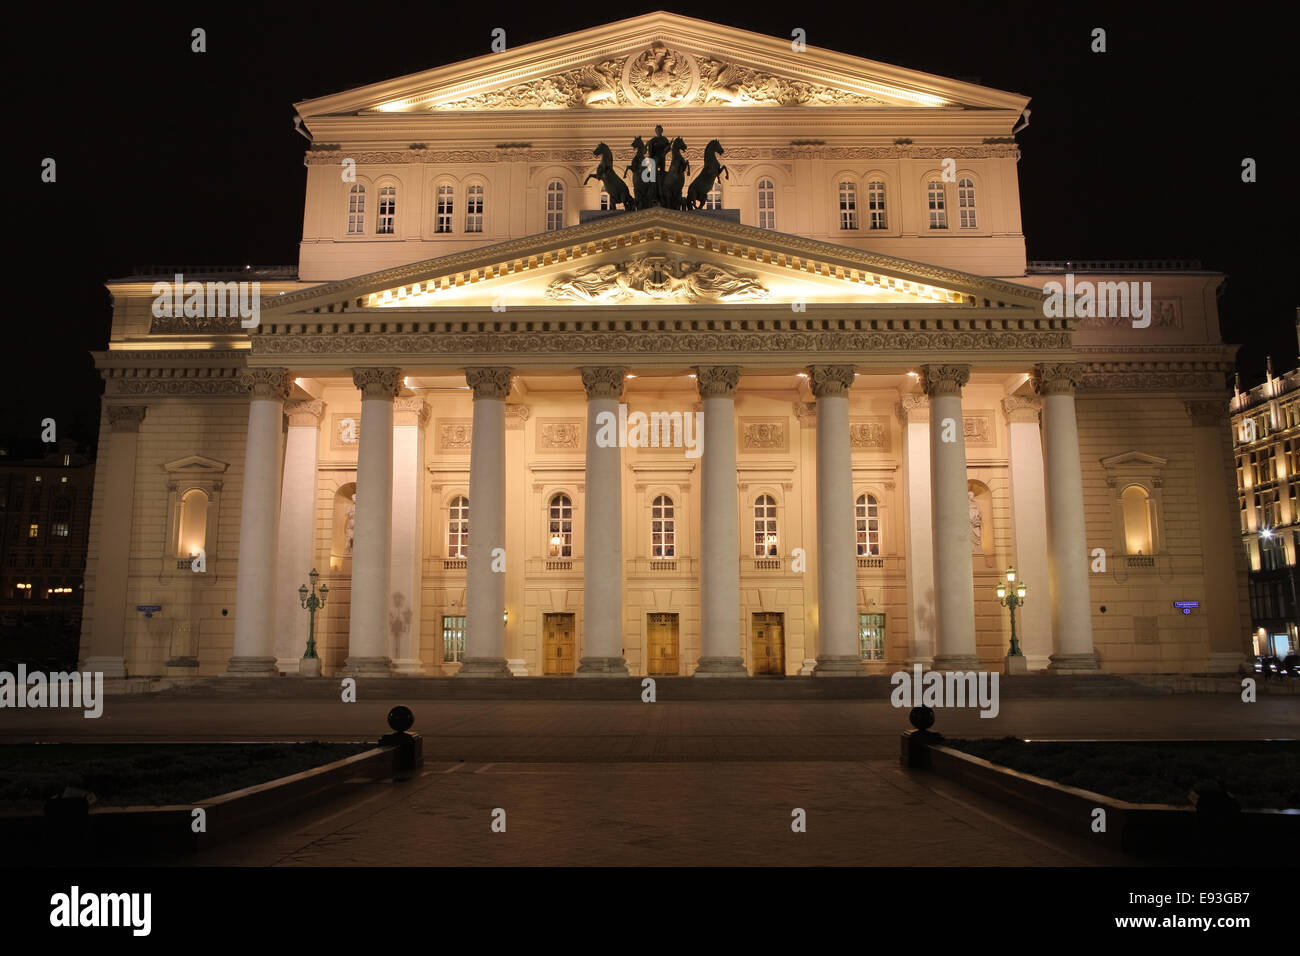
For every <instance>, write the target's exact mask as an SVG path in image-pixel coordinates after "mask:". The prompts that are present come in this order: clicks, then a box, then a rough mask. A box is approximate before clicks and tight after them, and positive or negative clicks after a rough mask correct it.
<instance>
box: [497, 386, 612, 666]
mask: <svg viewBox="0 0 1300 956" xmlns="http://www.w3.org/2000/svg"><path fill="white" fill-rule="evenodd" d="M578 371H579V372H580V373H581V374H582V387H583V388H584V389H586V391H587V482H586V484H587V492H586V495H587V497H586V503H585V504H586V516H585V520H584V522H583V566H582V568H583V570H582V586H583V591H582V594H583V618H584V619H583V630H582V650H583V655H582V660H581V661H580V662H579V664H578V675H579V676H581V677H627V676H628V670H627V661H625V660H624V659H623V490H622V482H623V474H622V467H621V465H622V453H621V451H620V450H619V447H618V442H614V443H613V444H611V445H609V446H608V447H601V446H600V445H599V444H598V443H597V441H596V439H597V437H598V436H599V435H600V434H601V433H602V432H603V431H604V430H603V429H602V428H601V422H602V419H601V416H602V415H605V416H608V420H612V421H618V404H619V399H620V398H621V397H622V395H623V375H624V369H622V368H611V367H600V368H580V369H578ZM471 500H473V499H471Z"/></svg>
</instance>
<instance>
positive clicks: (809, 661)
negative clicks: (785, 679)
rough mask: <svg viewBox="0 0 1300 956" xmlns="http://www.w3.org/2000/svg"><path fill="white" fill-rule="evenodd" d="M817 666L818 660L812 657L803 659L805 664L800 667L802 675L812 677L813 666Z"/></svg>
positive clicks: (800, 674)
mask: <svg viewBox="0 0 1300 956" xmlns="http://www.w3.org/2000/svg"><path fill="white" fill-rule="evenodd" d="M816 666H817V661H816V660H815V659H813V658H811V657H805V658H804V659H803V666H802V667H800V668H799V676H800V677H812V673H813V668H815V667H816Z"/></svg>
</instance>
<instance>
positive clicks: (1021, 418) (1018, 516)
mask: <svg viewBox="0 0 1300 956" xmlns="http://www.w3.org/2000/svg"><path fill="white" fill-rule="evenodd" d="M1041 408H1042V402H1040V401H1039V400H1038V399H1037V398H1035V397H1033V396H1030V395H1009V396H1007V397H1006V398H1004V399H1003V400H1002V410H1003V411H1004V412H1006V416H1007V445H1008V448H1009V449H1010V457H1011V468H1010V473H1011V533H1012V537H1013V539H1014V540H1015V544H1016V550H1015V565H1016V570H1017V573H1018V574H1019V575H1020V580H1021V581H1024V582H1025V584H1026V585H1028V587H1029V589H1030V600H1029V602H1028V603H1027V604H1025V605H1024V607H1022V608H1021V609H1020V611H1019V614H1018V617H1019V618H1020V627H1019V628H1018V630H1017V637H1018V638H1019V640H1020V647H1021V653H1023V654H1024V655H1025V663H1026V666H1027V667H1028V668H1029V669H1030V670H1036V671H1037V670H1042V669H1043V668H1045V667H1047V663H1048V657H1049V655H1050V654H1051V653H1052V602H1051V600H1050V594H1049V593H1048V592H1045V591H1043V590H1042V587H1041V586H1042V585H1045V584H1047V583H1048V582H1047V580H1046V571H1047V503H1046V500H1045V498H1044V497H1043V495H1044V488H1045V484H1044V479H1043V436H1042V432H1041V430H1040V429H1039V427H1038V414H1039V411H1040V410H1041ZM1036 585H1037V586H1038V589H1037V590H1035V586H1036ZM1035 596H1038V597H1039V598H1040V599H1039V600H1035ZM1042 598H1046V600H1043V599H1042ZM1009 646H1010V642H1009V641H1008V647H1009Z"/></svg>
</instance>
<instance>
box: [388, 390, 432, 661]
mask: <svg viewBox="0 0 1300 956" xmlns="http://www.w3.org/2000/svg"><path fill="white" fill-rule="evenodd" d="M428 423H429V406H428V405H427V404H425V401H424V399H422V398H399V399H397V400H396V401H394V402H393V519H392V527H393V532H392V538H393V546H392V552H391V557H390V565H389V591H390V592H391V598H390V601H389V604H390V605H391V606H390V608H389V615H388V625H389V627H388V630H389V639H390V641H391V645H392V646H390V647H389V649H388V652H389V654H391V655H392V657H393V670H394V671H396V672H398V673H400V674H422V673H424V666H423V664H421V662H420V598H421V591H422V585H423V578H424V575H423V568H422V566H421V555H420V537H421V535H420V530H421V527H422V526H423V523H424V522H423V518H424V482H423V481H421V480H420V475H421V472H422V471H423V470H424V426H425V425H427V424H428Z"/></svg>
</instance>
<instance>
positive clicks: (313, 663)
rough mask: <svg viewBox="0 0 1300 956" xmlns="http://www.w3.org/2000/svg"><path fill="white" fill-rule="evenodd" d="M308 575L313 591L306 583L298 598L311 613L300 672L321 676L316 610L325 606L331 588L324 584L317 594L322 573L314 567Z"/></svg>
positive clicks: (300, 673) (301, 588)
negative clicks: (317, 648)
mask: <svg viewBox="0 0 1300 956" xmlns="http://www.w3.org/2000/svg"><path fill="white" fill-rule="evenodd" d="M307 577H308V578H309V579H310V580H311V592H310V593H308V591H307V585H305V584H304V585H303V586H302V587H300V588H298V598H299V600H301V601H302V606H303V608H304V609H305V610H306V611H307V614H308V615H309V618H308V625H307V653H305V654H303V655H302V660H301V661H300V662H299V664H298V673H299V675H301V676H303V677H320V658H319V657H317V656H316V612H317V611H318V610H319V609H320V608H323V607H324V606H325V598H327V597H328V596H329V593H330V589H329V585H327V584H322V585H321V586H320V595H319V596H317V594H316V582H317V581H318V580H319V579H320V573H319V572H318V571H317V570H316V569H315V568H312V569H311V572H310V573H309V574H308V575H307Z"/></svg>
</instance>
